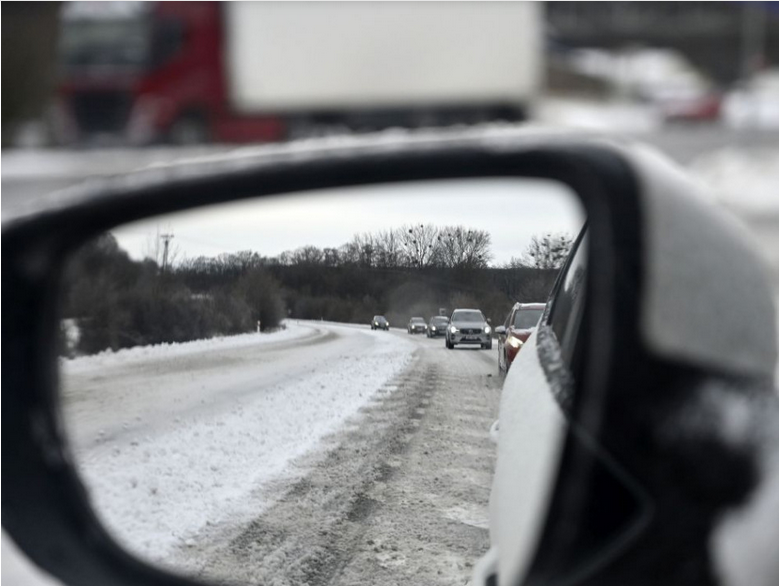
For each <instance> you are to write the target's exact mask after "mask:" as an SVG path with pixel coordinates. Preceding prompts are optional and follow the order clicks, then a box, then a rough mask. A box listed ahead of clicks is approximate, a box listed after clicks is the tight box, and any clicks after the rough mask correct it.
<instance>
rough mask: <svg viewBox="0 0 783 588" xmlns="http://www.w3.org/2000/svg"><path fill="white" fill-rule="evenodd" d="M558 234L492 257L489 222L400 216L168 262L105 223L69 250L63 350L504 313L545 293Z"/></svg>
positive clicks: (499, 317)
mask: <svg viewBox="0 0 783 588" xmlns="http://www.w3.org/2000/svg"><path fill="white" fill-rule="evenodd" d="M555 237H557V238H555ZM560 237H561V236H558V235H555V236H551V235H550V236H547V235H542V236H537V237H536V238H535V239H534V240H533V241H531V243H530V245H529V247H528V249H527V250H526V251H525V252H524V253H523V255H522V256H521V257H520V258H515V259H512V261H511V262H510V263H508V264H505V265H504V266H500V267H493V266H491V265H490V261H491V259H492V255H491V249H490V248H491V238H490V235H489V233H487V232H486V231H482V230H476V229H470V228H466V227H461V226H443V227H437V226H434V225H430V224H428V225H424V224H419V225H406V226H403V227H399V228H397V229H390V230H386V231H379V232H376V233H362V234H356V235H354V236H353V238H352V239H351V240H350V241H349V242H347V243H345V244H344V245H342V246H340V247H324V248H319V247H315V246H312V245H306V246H303V247H300V248H298V249H295V250H292V251H285V252H283V253H281V254H279V255H277V256H273V257H267V256H261V255H259V254H258V253H257V252H253V251H241V252H237V253H226V254H221V255H217V256H211V257H208V256H199V257H193V258H187V257H184V258H181V259H179V260H178V262H177V263H176V264H174V265H170V266H169V267H168V268H167V269H166V270H165V271H164V268H163V267H162V266H161V264H159V263H157V262H156V261H155V260H153V259H145V260H144V261H134V260H132V259H131V258H130V257H129V256H128V254H127V253H126V252H125V251H123V250H122V249H121V248H120V247H119V246H118V244H117V241H116V239H114V237H113V236H112V235H110V234H105V235H102V236H101V237H100V238H98V239H96V240H94V241H92V242H90V243H88V244H87V245H85V246H84V247H83V248H82V249H81V250H80V251H78V252H77V253H76V254H75V255H74V256H73V258H72V260H71V262H70V264H69V266H68V268H67V271H66V275H65V279H64V282H63V283H64V289H65V292H64V298H63V300H64V307H63V310H62V316H63V317H64V318H71V319H74V320H75V321H76V324H77V326H78V329H79V332H80V336H79V338H78V342H77V343H76V345H75V348H72V349H70V352H71V353H79V354H88V353H96V352H98V351H102V350H104V349H120V348H123V347H133V346H136V345H149V344H155V343H164V342H182V341H188V340H193V339H199V338H207V337H213V336H217V335H230V334H237V333H246V332H251V331H254V330H256V329H258V328H260V329H261V330H270V329H275V328H277V327H278V325H279V324H280V322H281V320H282V319H283V318H285V317H286V316H288V317H291V318H301V319H319V320H320V319H323V320H332V321H339V322H354V323H369V321H370V319H371V317H372V316H373V315H375V314H385V315H386V316H387V318H389V319H390V320H391V322H392V325H393V326H404V325H405V324H406V323H407V320H408V319H409V318H410V316H424V317H425V318H428V317H429V316H431V315H434V314H437V313H438V310H439V309H441V308H447V309H449V311H450V310H451V309H452V308H458V307H475V308H481V309H482V310H483V311H484V313H485V314H486V315H487V316H488V317H490V318H491V320H492V321H493V324H499V323H500V322H502V321H503V320H504V318H505V316H506V314H507V313H508V311H509V309H510V306H511V304H513V303H514V302H517V301H520V302H534V301H543V300H545V299H546V297H547V295H548V293H549V290H550V289H551V286H552V284H553V282H554V279H555V277H556V275H557V268H558V267H559V265H561V264H562V260H563V259H565V256H564V254H565V255H567V250H565V249H564V248H563V247H561V245H562V243H563V242H568V243H570V241H568V240H567V238H566V237H563V239H560ZM547 243H551V247H549V249H551V250H550V251H547V253H546V255H541V254H540V252H541V251H544V250H546V249H547V245H546V244H547ZM537 252H538V253H537ZM65 347H67V345H66V344H65V342H64V351H65Z"/></svg>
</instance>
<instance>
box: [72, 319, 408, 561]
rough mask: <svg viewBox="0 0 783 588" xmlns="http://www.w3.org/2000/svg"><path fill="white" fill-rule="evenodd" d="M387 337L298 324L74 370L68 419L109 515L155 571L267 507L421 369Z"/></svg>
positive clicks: (131, 353)
mask: <svg viewBox="0 0 783 588" xmlns="http://www.w3.org/2000/svg"><path fill="white" fill-rule="evenodd" d="M414 349H415V346H414V345H412V344H411V343H409V342H408V341H405V340H404V339H400V338H397V337H390V336H389V335H388V333H380V332H372V331H370V330H369V328H364V329H358V328H356V327H346V326H338V325H325V324H324V323H304V322H302V323H301V324H295V323H291V324H289V327H288V328H287V329H286V330H285V331H280V332H278V333H275V334H272V335H259V334H251V335H246V336H240V337H230V338H229V337H227V338H224V339H221V340H213V341H197V342H193V343H186V344H182V345H169V346H155V347H147V348H137V349H131V350H127V351H124V352H119V353H114V354H102V355H98V356H93V357H86V358H81V359H77V360H72V361H66V362H64V366H63V368H64V369H63V380H64V395H63V412H64V417H65V421H66V424H67V430H68V433H69V435H70V437H71V439H72V441H73V452H74V454H75V456H76V463H78V464H79V468H80V470H81V472H82V474H83V475H84V477H85V480H86V484H87V486H88V487H89V489H90V493H91V496H92V498H93V500H94V502H95V506H96V508H97V510H98V512H99V513H100V516H101V517H102V518H103V519H104V521H105V522H106V524H107V526H108V528H109V529H110V530H113V531H114V532H115V535H116V537H117V538H118V539H121V540H122V542H123V543H125V544H126V545H127V546H128V547H130V548H132V549H133V550H134V551H137V552H140V553H141V554H143V555H144V556H146V557H148V558H153V559H155V560H163V559H165V557H166V555H167V553H168V552H169V551H170V550H171V549H172V548H174V547H176V546H182V545H188V544H189V542H190V541H191V536H192V535H193V534H195V533H196V532H198V531H199V530H200V529H202V528H203V527H205V526H207V525H214V524H219V523H222V522H224V521H225V520H226V519H231V520H232V521H234V522H236V521H240V520H242V519H244V518H247V517H250V516H255V515H258V513H259V512H262V511H263V509H264V508H265V506H266V505H265V502H264V499H263V497H262V496H260V495H259V494H258V492H257V490H258V489H259V488H261V487H262V486H263V485H264V484H266V483H268V482H270V481H273V480H274V479H276V478H277V477H280V476H282V475H283V474H284V472H285V469H286V465H287V464H288V463H289V462H290V461H291V460H292V459H294V458H296V457H298V456H300V455H303V454H304V453H306V452H308V451H309V450H312V449H313V448H314V447H316V446H318V444H319V441H320V440H321V439H322V438H323V437H324V436H326V435H328V434H329V433H332V432H334V431H336V430H339V429H340V428H341V427H342V426H343V424H344V423H345V421H346V420H347V419H348V418H349V417H351V416H353V415H354V414H356V412H357V411H358V409H359V408H360V407H362V406H363V405H365V404H367V403H368V402H370V400H371V399H373V397H374V396H375V395H376V394H377V393H378V392H379V391H381V390H382V389H383V387H384V385H385V384H386V383H387V382H389V381H390V380H391V379H392V378H393V377H394V376H396V375H397V374H398V373H399V372H400V371H401V370H403V369H404V368H405V366H406V365H407V364H408V362H409V358H410V354H411V352H412V351H413V350H414Z"/></svg>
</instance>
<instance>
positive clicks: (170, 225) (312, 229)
mask: <svg viewBox="0 0 783 588" xmlns="http://www.w3.org/2000/svg"><path fill="white" fill-rule="evenodd" d="M583 221H584V216H583V212H582V208H581V205H580V204H579V202H578V201H577V198H576V197H575V196H574V194H573V192H571V191H570V190H569V189H568V188H567V187H565V186H563V185H561V184H558V183H556V182H551V181H547V180H532V179H507V178H503V179H481V180H448V181H433V182H417V183H409V184H387V185H378V186H363V187H354V188H341V189H335V190H328V191H327V190H324V191H320V192H307V193H302V194H298V195H290V196H285V197H276V198H264V199H255V200H246V201H243V202H238V203H232V204H221V205H217V206H210V207H204V208H199V209H196V210H195V211H192V212H187V213H178V214H175V215H169V216H165V217H157V218H155V219H151V220H149V221H145V222H141V223H134V224H132V225H125V226H123V227H120V228H118V229H116V230H115V231H113V233H114V235H115V236H116V237H117V239H118V241H119V243H120V246H121V247H123V248H124V249H125V250H126V251H128V252H129V253H130V254H131V256H132V257H133V258H135V259H141V258H143V257H145V256H149V255H150V254H151V252H152V251H153V246H154V243H155V240H156V236H157V235H158V234H161V233H171V234H173V235H174V237H173V239H172V246H173V247H174V248H175V250H176V251H177V255H178V258H179V259H182V258H183V257H197V256H200V255H207V256H214V255H219V254H221V253H233V252H237V251H244V250H252V251H256V252H258V253H259V254H260V255H262V256H274V255H278V254H279V253H281V252H283V251H285V250H293V249H296V248H298V247H301V246H304V245H315V246H317V247H339V246H340V245H342V244H344V243H346V242H348V241H350V240H351V239H352V237H353V235H354V234H356V233H364V232H376V231H379V230H385V229H390V228H397V227H400V226H402V225H405V224H413V223H416V224H427V223H432V224H434V225H462V226H465V227H468V228H474V229H483V230H485V231H488V232H489V234H490V236H491V238H492V254H493V258H492V261H491V263H492V265H501V264H503V263H506V262H508V261H509V260H510V259H511V257H512V256H517V257H519V256H520V255H521V254H522V253H523V252H524V250H525V248H526V246H527V244H528V243H529V241H530V238H531V237H532V236H533V235H538V234H541V233H546V232H567V233H571V234H573V235H576V234H577V233H578V231H579V229H580V228H581V226H582V223H583Z"/></svg>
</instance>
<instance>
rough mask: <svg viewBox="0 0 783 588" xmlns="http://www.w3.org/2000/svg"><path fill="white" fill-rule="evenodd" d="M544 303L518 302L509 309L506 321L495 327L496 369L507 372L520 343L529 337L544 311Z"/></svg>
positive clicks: (522, 343) (520, 345)
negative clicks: (496, 342) (496, 337)
mask: <svg viewBox="0 0 783 588" xmlns="http://www.w3.org/2000/svg"><path fill="white" fill-rule="evenodd" d="M544 306H545V305H544V304H543V303H538V302H533V303H528V304H523V303H520V302H518V303H517V304H515V305H514V307H513V308H512V309H511V312H510V313H509V314H508V317H507V318H506V322H505V323H504V324H502V325H500V326H499V327H497V328H496V329H495V333H497V335H498V371H499V372H500V373H501V374H502V373H506V372H508V368H509V367H511V363H512V362H513V361H514V358H515V357H516V356H517V353H518V352H519V350H520V348H521V347H522V345H524V344H525V342H526V341H527V340H528V338H529V337H530V334H531V333H532V332H533V329H535V328H536V325H538V321H539V319H540V318H541V315H542V314H543V312H544Z"/></svg>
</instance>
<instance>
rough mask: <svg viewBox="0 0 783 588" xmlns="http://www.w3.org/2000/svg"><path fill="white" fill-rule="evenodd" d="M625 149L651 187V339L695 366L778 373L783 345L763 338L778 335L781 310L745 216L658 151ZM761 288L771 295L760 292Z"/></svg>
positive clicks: (647, 289)
mask: <svg viewBox="0 0 783 588" xmlns="http://www.w3.org/2000/svg"><path fill="white" fill-rule="evenodd" d="M626 154H627V155H631V156H632V157H631V158H630V164H631V166H632V167H634V168H635V169H636V171H637V174H638V176H639V181H640V182H641V184H642V186H643V190H642V193H643V194H645V195H646V197H645V198H642V199H641V204H642V207H643V212H644V214H645V218H646V222H647V230H646V231H645V232H644V234H643V238H644V252H645V267H646V268H647V269H646V272H647V276H646V279H645V280H644V287H643V291H642V316H641V332H642V337H643V338H644V341H645V343H646V344H647V345H648V346H649V347H650V349H651V350H652V351H653V352H654V353H656V354H658V355H660V356H662V357H666V358H670V359H672V360H675V361H678V362H682V361H686V362H688V363H691V364H692V365H694V366H701V367H706V368H709V369H718V370H720V371H722V372H730V373H736V374H763V375H766V376H770V375H772V374H774V373H775V370H776V366H777V363H778V347H777V345H769V344H766V343H764V342H767V341H775V340H776V339H777V323H776V321H771V320H770V317H774V316H776V310H775V303H774V299H773V296H772V292H773V289H772V287H771V283H770V280H769V279H768V270H767V269H766V268H765V267H764V265H763V263H762V261H761V259H760V258H759V257H758V256H757V255H756V253H755V251H754V250H753V245H752V243H751V241H750V238H749V236H748V235H747V234H746V232H745V230H744V229H743V228H742V227H741V225H740V223H739V221H737V220H736V219H733V218H731V217H729V216H728V215H726V214H723V213H722V211H720V210H719V209H718V208H717V207H716V206H715V205H713V204H712V203H711V202H710V200H709V197H708V195H707V194H706V193H705V191H704V189H703V187H702V186H700V185H698V184H697V183H696V182H695V181H693V180H692V179H691V178H689V177H688V176H687V175H686V173H685V171H684V170H682V169H681V168H679V167H677V166H676V165H674V164H673V163H671V162H670V161H669V160H667V159H665V158H664V157H662V156H661V155H659V154H657V153H656V152H654V151H652V150H649V149H643V148H641V147H638V148H636V149H634V150H630V151H629V152H626ZM694 193H695V194H696V195H698V196H699V198H694V197H693V194H694ZM729 236H732V237H734V238H729ZM763 292H769V296H759V294H760V293H763ZM748 300H754V301H755V302H754V304H750V305H749V304H747V301H748ZM738 309H742V310H741V311H739V310H738Z"/></svg>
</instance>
